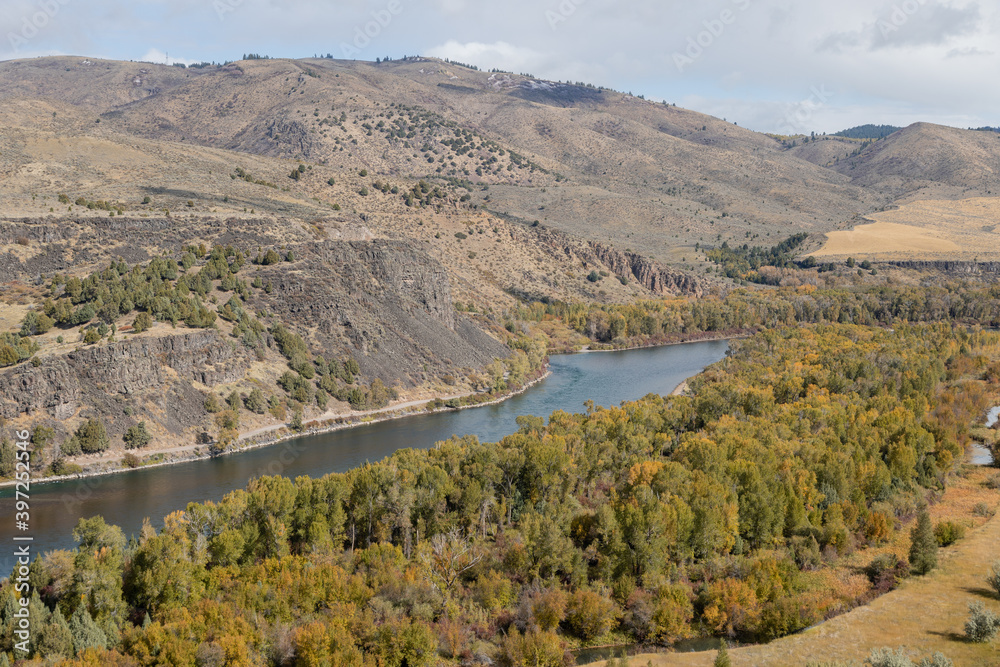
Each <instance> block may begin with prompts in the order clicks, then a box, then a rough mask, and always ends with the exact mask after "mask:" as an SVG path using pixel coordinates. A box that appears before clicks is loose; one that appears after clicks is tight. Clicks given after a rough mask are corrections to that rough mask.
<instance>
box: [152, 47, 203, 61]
mask: <svg viewBox="0 0 1000 667" xmlns="http://www.w3.org/2000/svg"><path fill="white" fill-rule="evenodd" d="M139 60H141V61H142V62H147V63H166V64H167V65H176V64H178V63H182V64H184V65H195V64H197V63H200V62H201V61H200V60H190V59H188V58H176V57H174V56H169V57H168V55H167V54H166V53H164V52H163V51H160V50H159V49H155V48H153V49H150V50H149V51H146V55H144V56H143V57H141V58H139Z"/></svg>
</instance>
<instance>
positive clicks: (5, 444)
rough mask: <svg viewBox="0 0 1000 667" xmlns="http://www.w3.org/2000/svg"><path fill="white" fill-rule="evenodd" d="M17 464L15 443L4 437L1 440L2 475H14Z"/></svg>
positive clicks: (0, 463) (0, 475)
mask: <svg viewBox="0 0 1000 667" xmlns="http://www.w3.org/2000/svg"><path fill="white" fill-rule="evenodd" d="M16 466H17V451H16V450H15V449H14V443H12V442H11V441H10V440H9V439H7V438H4V439H3V441H0V477H12V476H13V475H14V468H15V467H16Z"/></svg>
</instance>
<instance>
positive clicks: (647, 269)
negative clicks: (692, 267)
mask: <svg viewBox="0 0 1000 667" xmlns="http://www.w3.org/2000/svg"><path fill="white" fill-rule="evenodd" d="M589 248H590V250H591V251H592V252H593V254H594V257H595V258H596V259H597V260H598V261H600V262H601V263H603V264H604V265H605V266H607V267H608V268H609V269H611V271H612V272H613V273H614V274H615V275H616V276H618V277H620V278H626V279H628V280H636V281H638V282H639V284H640V285H642V286H643V287H645V288H646V289H648V290H649V291H650V292H653V293H654V294H677V295H684V296H701V295H702V286H701V284H700V283H699V281H698V279H697V278H695V277H694V276H693V275H691V274H688V273H682V272H680V271H675V270H673V269H668V268H666V267H664V266H662V265H661V264H659V263H658V262H655V261H653V260H651V259H649V258H648V257H643V256H642V255H638V254H636V253H634V252H630V251H622V250H618V249H617V248H612V247H611V246H607V245H604V244H602V243H596V242H594V241H591V242H590V243H589Z"/></svg>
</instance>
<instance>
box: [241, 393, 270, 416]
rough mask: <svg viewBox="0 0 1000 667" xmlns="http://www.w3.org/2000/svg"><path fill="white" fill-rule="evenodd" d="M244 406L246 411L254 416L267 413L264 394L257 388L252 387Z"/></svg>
mask: <svg viewBox="0 0 1000 667" xmlns="http://www.w3.org/2000/svg"><path fill="white" fill-rule="evenodd" d="M245 405H246V408H247V410H249V411H250V412H252V413H254V414H257V415H262V414H264V412H266V411H267V401H266V400H265V399H264V392H262V391H261V390H260V389H259V388H257V387H254V389H253V390H252V391H251V392H250V395H249V396H247V400H246V402H245Z"/></svg>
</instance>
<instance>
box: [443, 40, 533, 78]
mask: <svg viewBox="0 0 1000 667" xmlns="http://www.w3.org/2000/svg"><path fill="white" fill-rule="evenodd" d="M426 55H428V56H432V57H434V58H447V59H449V60H455V61H458V62H460V63H467V64H470V65H477V66H479V67H480V68H482V69H494V68H496V69H503V70H511V71H515V72H525V71H530V70H533V69H534V68H535V66H536V65H539V64H540V63H542V62H543V61H544V60H545V59H546V58H545V56H543V55H542V54H540V53H539V52H537V51H535V50H534V49H531V48H528V47H520V46H514V45H513V44H509V43H507V42H503V41H499V42H494V43H492V44H483V43H481V42H467V43H465V44H463V43H461V42H458V41H456V40H448V41H447V42H445V43H444V44H441V45H440V46H434V47H431V48H430V49H429V50H428V51H427V54H426Z"/></svg>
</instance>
